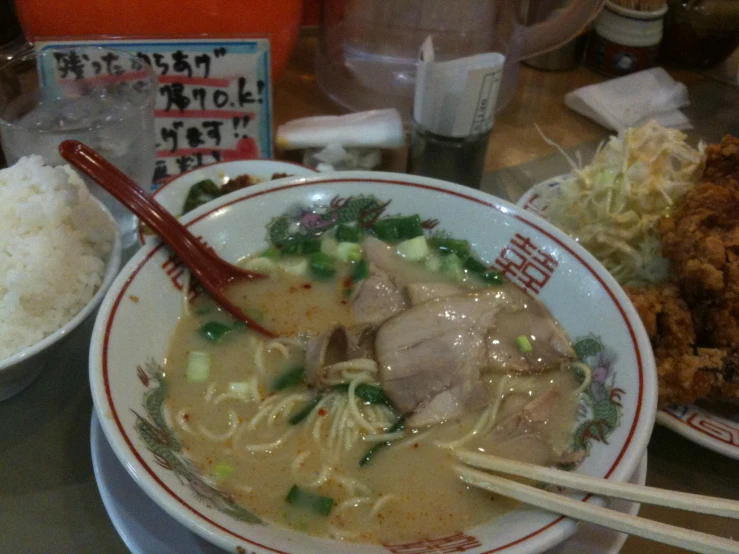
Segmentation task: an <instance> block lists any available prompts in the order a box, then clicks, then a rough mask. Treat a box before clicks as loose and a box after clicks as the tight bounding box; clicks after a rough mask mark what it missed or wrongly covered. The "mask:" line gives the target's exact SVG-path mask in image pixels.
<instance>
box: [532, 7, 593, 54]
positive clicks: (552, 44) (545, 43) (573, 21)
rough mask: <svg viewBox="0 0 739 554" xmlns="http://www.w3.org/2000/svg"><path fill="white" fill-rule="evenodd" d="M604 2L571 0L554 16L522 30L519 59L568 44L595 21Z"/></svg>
mask: <svg viewBox="0 0 739 554" xmlns="http://www.w3.org/2000/svg"><path fill="white" fill-rule="evenodd" d="M605 2H606V0H573V1H572V2H571V3H570V5H569V6H567V7H566V8H563V9H562V10H559V11H558V12H557V14H556V15H553V16H552V17H550V18H548V19H546V20H545V21H542V22H540V23H535V24H534V25H531V26H528V27H525V28H524V29H523V36H522V40H521V54H520V56H519V58H520V59H526V58H530V57H532V56H536V55H538V54H543V53H544V52H549V51H550V50H554V49H555V48H559V47H560V46H562V45H564V44H566V43H567V42H569V41H570V40H571V39H572V38H574V37H575V36H577V35H579V34H580V33H581V32H582V31H583V30H584V29H585V27H587V25H588V24H589V23H590V22H591V21H593V19H595V16H597V15H598V12H600V10H601V8H603V4H605Z"/></svg>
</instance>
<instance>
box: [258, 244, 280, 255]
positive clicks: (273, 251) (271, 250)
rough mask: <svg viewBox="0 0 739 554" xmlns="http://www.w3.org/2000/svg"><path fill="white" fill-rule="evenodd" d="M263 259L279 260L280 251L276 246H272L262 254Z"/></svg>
mask: <svg viewBox="0 0 739 554" xmlns="http://www.w3.org/2000/svg"><path fill="white" fill-rule="evenodd" d="M262 257H263V258H279V257H280V249H279V248H277V247H276V246H270V247H269V248H267V250H265V251H264V252H262Z"/></svg>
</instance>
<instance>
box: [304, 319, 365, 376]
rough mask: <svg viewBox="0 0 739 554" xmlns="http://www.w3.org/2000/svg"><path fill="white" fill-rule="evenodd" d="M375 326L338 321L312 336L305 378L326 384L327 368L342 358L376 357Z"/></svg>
mask: <svg viewBox="0 0 739 554" xmlns="http://www.w3.org/2000/svg"><path fill="white" fill-rule="evenodd" d="M373 342H374V329H372V328H368V327H358V326H355V327H352V328H346V327H344V326H343V325H335V326H333V327H331V328H330V329H327V330H326V331H324V332H323V333H321V334H319V335H316V336H315V337H313V338H311V339H310V340H309V341H308V344H307V345H306V356H305V382H306V383H307V384H309V385H311V386H314V387H322V386H323V385H325V383H324V381H325V379H326V371H325V370H326V368H328V367H330V366H331V365H333V364H337V363H339V362H346V361H348V360H355V359H358V358H370V359H371V358H372V357H373V353H374V352H373V350H374V348H373Z"/></svg>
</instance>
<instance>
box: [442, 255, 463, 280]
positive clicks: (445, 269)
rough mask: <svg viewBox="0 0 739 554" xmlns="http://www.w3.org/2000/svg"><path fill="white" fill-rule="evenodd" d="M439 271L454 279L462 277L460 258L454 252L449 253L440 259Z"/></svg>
mask: <svg viewBox="0 0 739 554" xmlns="http://www.w3.org/2000/svg"><path fill="white" fill-rule="evenodd" d="M441 271H442V273H445V274H446V275H449V276H450V277H454V278H455V279H459V280H461V279H464V268H463V267H462V260H460V259H459V257H458V256H457V255H456V254H449V255H448V256H444V257H443V258H442V259H441Z"/></svg>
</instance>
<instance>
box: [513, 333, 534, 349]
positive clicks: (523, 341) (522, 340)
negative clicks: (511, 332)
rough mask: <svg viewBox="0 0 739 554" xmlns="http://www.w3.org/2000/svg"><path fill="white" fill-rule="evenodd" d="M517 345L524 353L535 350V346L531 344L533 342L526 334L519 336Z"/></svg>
mask: <svg viewBox="0 0 739 554" xmlns="http://www.w3.org/2000/svg"><path fill="white" fill-rule="evenodd" d="M516 345H517V346H518V349H519V350H520V351H521V352H523V353H524V354H528V353H529V352H533V351H534V347H533V346H531V342H530V341H529V338H528V337H527V336H526V335H519V336H517V337H516Z"/></svg>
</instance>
